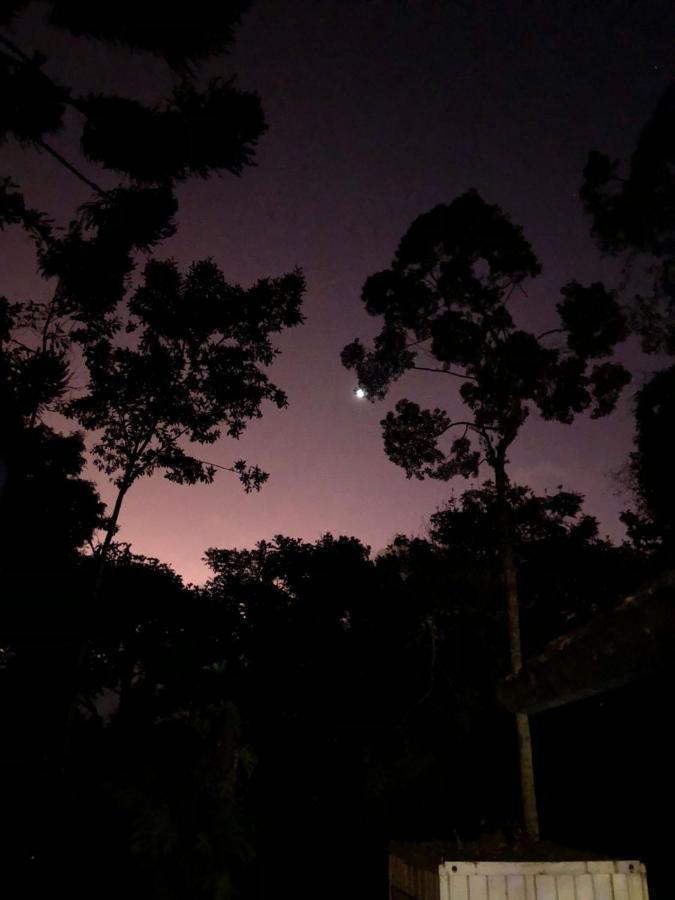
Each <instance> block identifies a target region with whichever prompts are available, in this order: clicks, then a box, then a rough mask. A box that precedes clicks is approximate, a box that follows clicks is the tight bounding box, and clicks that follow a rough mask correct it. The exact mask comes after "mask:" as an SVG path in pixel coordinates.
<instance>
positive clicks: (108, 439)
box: [65, 260, 304, 580]
mask: <svg viewBox="0 0 675 900" xmlns="http://www.w3.org/2000/svg"><path fill="white" fill-rule="evenodd" d="M303 291H304V281H303V277H302V275H301V273H300V272H299V271H295V272H293V273H291V274H289V275H285V276H283V277H281V278H277V279H264V280H261V281H258V282H257V283H256V284H255V285H254V286H253V287H251V288H249V289H248V290H244V289H243V288H241V287H239V286H238V285H230V284H228V282H227V281H226V280H225V278H224V276H223V273H222V272H221V271H220V269H219V268H218V267H217V266H216V265H215V263H213V262H212V261H210V260H203V261H201V262H197V263H194V264H193V265H192V266H191V267H190V269H189V271H188V273H187V274H186V275H181V273H180V272H179V271H178V268H177V266H176V264H175V263H174V262H172V261H168V262H150V263H148V265H147V266H146V268H145V271H144V275H143V281H142V283H141V285H140V286H139V287H138V289H137V290H136V291H135V292H134V294H133V296H132V298H131V299H130V301H129V306H128V310H129V319H128V322H127V326H126V331H127V333H133V334H134V335H135V336H136V343H135V346H131V347H129V346H124V345H120V344H117V343H115V342H114V341H112V340H111V339H109V338H107V337H102V338H100V339H99V340H97V341H95V342H92V343H91V344H89V345H88V346H87V349H86V352H85V360H86V363H87V369H88V373H89V382H88V385H87V393H86V394H84V395H83V396H81V397H77V398H75V399H72V400H70V401H69V402H68V404H67V405H66V407H65V410H66V412H67V414H68V415H70V416H72V417H74V418H77V420H78V421H79V422H80V423H81V424H82V425H83V427H85V428H87V429H89V430H92V431H99V432H100V437H99V439H98V441H97V443H96V444H95V445H94V447H93V455H94V461H95V463H96V465H97V466H98V467H99V468H100V469H101V470H102V471H104V472H105V473H106V474H107V475H109V476H110V477H111V478H112V479H113V481H114V483H115V485H116V487H117V496H116V499H115V503H114V506H113V510H112V514H111V516H110V519H109V522H108V526H107V530H106V535H105V539H104V542H103V545H102V547H101V551H100V557H99V558H100V561H101V568H100V570H99V572H102V567H103V565H104V564H105V559H106V555H107V552H108V549H109V547H110V545H111V542H112V539H113V535H114V533H115V530H116V528H117V522H118V519H119V515H120V510H121V508H122V503H123V501H124V498H125V496H126V494H127V492H128V490H129V489H130V488H131V486H132V485H133V484H134V483H135V482H136V481H137V480H138V479H139V478H142V477H144V476H148V475H151V474H152V473H153V472H155V471H157V470H160V471H163V472H164V475H165V477H166V478H168V479H169V480H171V481H175V482H177V483H179V484H195V483H196V482H198V481H202V482H206V483H209V482H211V481H212V480H213V477H214V475H215V472H216V469H217V468H224V467H222V466H220V467H218V466H215V465H213V464H210V463H206V462H204V461H202V460H200V459H197V458H196V457H194V456H192V455H190V454H188V453H187V452H186V451H185V450H184V448H183V446H182V445H181V441H182V439H185V440H187V441H190V442H193V443H198V444H213V443H214V442H215V441H217V440H218V439H219V438H220V436H221V432H222V431H223V430H225V432H226V434H227V435H228V437H232V438H237V437H239V435H240V434H241V433H242V431H243V430H244V428H245V427H246V425H247V423H248V421H249V420H251V419H253V418H259V417H260V416H261V415H262V413H261V405H262V403H263V402H264V401H265V400H270V401H272V402H273V403H274V404H275V405H276V406H278V407H280V408H281V407H284V406H286V403H287V400H286V395H285V394H284V392H283V391H282V390H281V389H280V388H278V387H277V386H276V385H275V384H274V383H273V382H272V381H271V380H270V379H269V377H268V375H267V374H266V373H265V371H264V368H263V367H265V366H268V365H269V364H270V363H271V362H272V361H273V360H274V358H275V356H276V355H277V353H278V351H277V350H276V349H275V348H274V347H273V345H272V343H271V341H270V336H271V335H272V334H274V333H277V332H279V331H281V330H283V329H284V328H288V327H292V326H294V325H297V324H299V323H300V322H301V321H302V315H301V313H300V304H301V300H302V294H303ZM231 469H232V471H234V472H236V473H237V475H238V476H239V478H240V479H241V481H242V483H243V484H244V487H245V489H246V490H247V491H250V490H257V489H259V488H260V486H261V485H262V483H263V482H264V481H265V480H266V478H267V474H266V473H264V472H262V471H261V470H260V469H259V468H258V467H257V466H252V467H249V466H247V465H246V463H245V462H244V461H243V460H238V461H237V462H235V463H234V465H233V466H232V467H231ZM100 577H101V576H100V574H99V580H100Z"/></svg>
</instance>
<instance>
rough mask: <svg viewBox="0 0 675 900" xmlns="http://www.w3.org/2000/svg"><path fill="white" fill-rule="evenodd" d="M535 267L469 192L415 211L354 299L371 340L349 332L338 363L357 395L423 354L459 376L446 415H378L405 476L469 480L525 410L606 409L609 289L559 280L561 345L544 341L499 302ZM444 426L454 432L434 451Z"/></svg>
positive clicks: (621, 376) (622, 331) (621, 330)
mask: <svg viewBox="0 0 675 900" xmlns="http://www.w3.org/2000/svg"><path fill="white" fill-rule="evenodd" d="M539 270H540V265H539V262H538V261H537V259H536V257H535V255H534V253H533V251H532V248H531V247H530V245H529V244H528V243H527V241H526V239H525V238H524V236H523V234H522V231H521V229H520V228H519V227H518V226H516V225H513V224H512V223H511V221H510V220H509V219H508V218H507V217H506V216H505V215H504V214H503V213H502V211H501V210H500V209H499V207H497V206H493V205H489V204H487V203H485V201H484V200H482V198H481V197H480V196H479V195H478V194H477V193H476V192H475V191H469V192H468V193H466V194H464V195H462V196H461V197H458V198H457V199H456V200H455V201H453V203H451V204H449V205H441V206H437V207H436V208H434V209H433V210H431V211H430V212H429V213H426V214H425V215H422V216H420V217H419V218H418V219H416V220H415V222H413V224H412V225H411V226H410V228H409V230H408V232H407V233H406V234H405V236H404V237H403V239H402V240H401V242H400V244H399V247H398V249H397V251H396V255H395V257H394V260H393V262H392V264H391V266H390V268H389V269H386V270H385V271H383V272H380V273H377V274H375V275H372V276H371V277H370V278H369V279H368V280H367V281H366V283H365V285H364V287H363V294H362V298H363V302H364V304H365V307H366V310H367V312H368V313H369V314H370V315H372V316H378V317H382V319H383V326H382V330H381V331H380V333H379V335H378V336H377V337H376V338H375V342H374V347H373V349H371V350H367V349H366V348H365V347H364V346H363V345H362V344H361V343H360V342H359V341H358V340H357V341H354V342H353V343H352V344H350V345H349V346H347V347H345V349H344V350H343V352H342V361H343V363H344V365H345V366H346V367H347V368H349V369H353V370H354V371H355V372H356V374H357V377H358V379H359V383H360V384H361V385H362V386H363V387H364V389H365V390H366V392H367V394H368V396H369V397H370V398H371V399H372V400H376V399H382V398H383V397H384V396H385V395H386V392H387V390H388V388H389V386H390V385H391V383H392V382H394V381H396V380H398V379H399V378H400V377H401V376H402V375H403V374H404V373H406V372H408V371H410V370H415V369H420V370H425V369H427V368H428V367H426V366H424V365H421V364H420V360H421V359H422V360H423V357H422V356H421V354H422V353H425V354H426V355H428V356H430V357H431V359H432V360H433V361H434V362H435V363H436V367H435V368H433V369H432V371H436V372H438V373H439V374H442V375H444V376H446V377H456V378H458V379H459V380H460V381H461V385H460V387H459V393H460V395H461V398H462V400H463V401H464V403H465V404H466V406H467V407H468V408H469V410H470V412H471V416H470V418H469V420H468V421H455V422H453V421H452V420H451V419H450V417H449V416H448V415H447V413H445V412H444V411H443V410H441V409H434V410H422V409H420V407H419V406H418V405H417V404H415V403H413V402H411V401H409V400H401V401H399V402H398V403H397V405H396V408H395V411H394V412H390V413H388V414H387V416H386V417H385V419H384V420H383V423H382V427H383V434H384V442H385V451H386V453H387V455H388V456H389V458H390V459H391V460H392V461H393V462H395V463H396V464H397V465H400V466H402V467H403V468H404V469H405V471H406V474H407V475H408V477H411V476H413V475H414V476H415V477H417V478H424V477H431V478H439V479H442V480H447V479H449V478H452V477H453V476H455V475H463V476H464V477H469V476H471V475H475V474H476V473H477V471H478V467H479V465H480V463H481V461H482V460H483V459H485V460H487V462H488V463H489V464H490V465H491V466H492V467H493V468H494V467H495V466H496V465H498V466H501V465H503V462H504V461H505V454H506V450H507V448H508V447H509V446H510V444H511V443H512V442H513V440H514V439H515V437H516V435H517V433H518V430H519V428H520V427H521V426H522V424H523V423H524V422H525V420H526V419H527V417H528V415H529V413H530V410H531V409H532V408H535V409H537V410H538V411H539V412H540V413H541V414H542V415H543V416H544V417H545V418H547V419H553V420H556V421H560V422H570V421H572V419H573V417H574V415H575V414H577V413H579V412H583V411H585V410H590V412H591V415H592V416H593V417H596V418H597V417H599V416H603V415H606V414H607V413H608V412H609V411H611V409H612V408H613V406H614V404H615V403H616V399H617V397H618V395H619V393H620V391H621V389H622V388H623V386H624V385H625V384H626V383H627V382H628V380H629V375H628V373H627V371H626V370H625V369H624V368H623V366H621V365H620V364H618V363H614V362H609V361H607V358H608V357H609V356H610V355H611V353H612V350H613V347H614V346H615V344H616V343H617V342H618V341H620V340H622V339H623V337H625V335H626V323H625V321H624V319H623V317H622V314H621V312H620V309H619V307H618V304H617V302H616V298H615V297H614V296H613V295H612V294H611V293H610V292H608V291H606V290H605V289H604V288H603V286H602V285H600V284H592V285H590V286H588V287H584V286H582V285H580V284H578V283H576V282H570V283H569V284H567V285H566V286H565V287H564V288H563V290H562V299H561V300H560V301H559V303H558V304H557V310H558V313H559V316H560V320H561V327H560V328H559V329H554V331H555V332H556V333H558V332H559V333H560V334H563V335H564V336H565V338H566V343H565V345H564V346H560V347H557V348H555V347H552V346H549V344H548V343H546V342H545V336H544V335H540V336H536V335H534V334H532V333H530V332H527V331H525V330H523V329H521V328H519V327H518V326H517V325H516V322H515V321H514V318H513V316H512V314H511V312H510V310H509V306H508V304H509V300H510V298H511V297H512V295H513V293H514V291H516V290H522V289H523V284H524V283H525V282H526V281H527V280H528V279H529V278H533V277H534V276H536V275H537V274H538V273H539ZM452 428H460V429H462V431H461V433H460V434H459V435H458V437H456V438H455V439H454V440H453V441H452V443H451V445H450V447H449V449H448V450H444V449H441V447H439V439H440V438H441V437H442V436H444V435H446V434H447V433H448V432H449V431H450V430H451V429H452ZM472 438H477V442H478V446H477V447H476V445H475V444H474V443H473V442H472Z"/></svg>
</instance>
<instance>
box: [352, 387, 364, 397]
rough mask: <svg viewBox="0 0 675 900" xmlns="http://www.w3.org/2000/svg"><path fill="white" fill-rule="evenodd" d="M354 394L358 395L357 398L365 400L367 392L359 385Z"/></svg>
mask: <svg viewBox="0 0 675 900" xmlns="http://www.w3.org/2000/svg"><path fill="white" fill-rule="evenodd" d="M354 396H355V397H357V399H359V400H363V398H364V397H365V396H366V392H365V391H364V390H363V388H362V387H357V388H356V390H355V391H354Z"/></svg>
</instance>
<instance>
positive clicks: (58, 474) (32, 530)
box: [0, 298, 104, 572]
mask: <svg viewBox="0 0 675 900" xmlns="http://www.w3.org/2000/svg"><path fill="white" fill-rule="evenodd" d="M15 312H16V310H15V308H13V307H12V305H11V304H9V303H8V302H7V301H6V300H5V299H4V298H0V546H1V548H2V552H1V556H0V571H2V572H6V571H7V570H8V569H11V570H14V571H20V570H24V571H28V572H36V571H44V570H49V569H58V568H61V567H63V566H72V565H73V564H74V563H75V561H76V559H77V555H78V552H79V551H80V550H81V549H82V547H84V546H86V545H87V544H88V543H89V542H90V541H91V540H92V539H93V535H94V532H95V531H96V530H97V529H98V528H99V527H100V526H101V523H102V517H103V512H104V505H103V503H102V502H101V499H100V497H99V495H98V492H97V491H96V489H95V487H94V485H93V484H92V483H91V482H90V481H87V480H85V479H84V478H82V470H83V468H84V464H85V447H84V439H83V437H82V435H81V434H78V433H75V434H70V435H62V434H58V433H57V432H56V431H54V430H53V429H52V428H49V427H48V426H47V425H45V424H43V423H40V424H38V425H36V426H35V427H33V428H27V427H26V422H27V421H28V419H29V418H30V416H31V414H32V411H33V410H34V409H36V408H37V409H38V410H39V409H40V408H41V407H42V405H43V403H48V402H50V400H51V399H52V398H54V397H55V396H58V395H59V394H60V392H61V390H62V386H63V380H62V378H63V370H62V368H61V366H60V365H59V363H58V362H57V361H54V360H48V359H47V358H45V357H36V356H34V355H33V354H32V353H24V352H23V349H22V348H21V347H19V348H18V350H17V347H16V346H15V345H14V344H12V342H11V334H12V330H13V327H14V324H15V316H14V313H15ZM51 363H55V364H54V365H53V367H52V366H51Z"/></svg>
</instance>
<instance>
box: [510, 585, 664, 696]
mask: <svg viewBox="0 0 675 900" xmlns="http://www.w3.org/2000/svg"><path fill="white" fill-rule="evenodd" d="M672 671H675V572H673V571H671V572H668V573H666V574H665V575H663V576H662V577H661V578H659V579H658V580H657V581H655V582H653V583H651V584H650V585H649V586H648V587H646V588H644V589H643V590H641V591H639V592H638V593H636V594H634V595H632V596H630V597H626V598H625V599H624V600H622V602H621V603H620V604H619V605H618V606H617V607H616V608H615V609H614V610H612V611H610V612H608V613H604V614H603V615H599V616H596V617H595V618H594V619H593V620H592V621H591V622H589V623H588V624H586V625H584V626H583V627H581V628H577V629H575V630H574V631H571V632H569V634H565V635H563V636H562V637H559V638H556V640H554V641H552V642H551V643H550V644H548V646H547V647H546V648H545V649H544V651H543V652H542V653H541V654H540V655H539V656H535V657H533V658H531V659H529V660H527V662H526V663H525V664H524V666H523V668H522V669H521V670H520V672H518V673H517V674H516V675H511V676H509V677H508V678H507V679H506V680H505V681H504V682H502V684H501V685H500V687H499V689H498V695H499V699H500V700H501V702H502V703H503V704H504V706H506V707H507V709H510V710H511V711H512V712H527V713H536V712H542V711H543V710H547V709H553V708H555V707H557V706H563V705H564V704H566V703H571V702H573V701H575V700H580V699H582V698H584V697H591V696H593V695H595V694H600V693H603V692H605V691H609V690H612V689H614V688H618V687H622V686H623V685H625V684H628V683H630V682H632V681H635V680H637V679H640V678H645V677H648V676H652V675H657V674H663V673H665V672H672Z"/></svg>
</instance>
